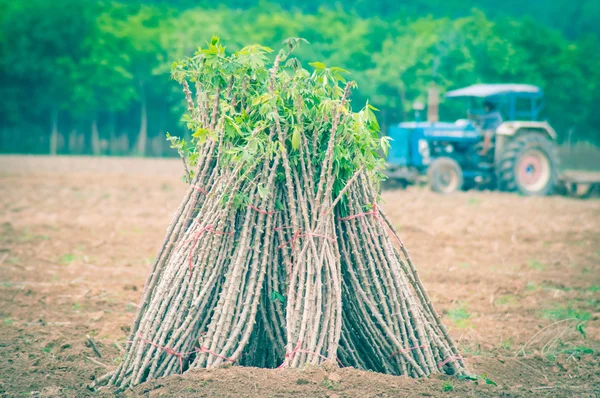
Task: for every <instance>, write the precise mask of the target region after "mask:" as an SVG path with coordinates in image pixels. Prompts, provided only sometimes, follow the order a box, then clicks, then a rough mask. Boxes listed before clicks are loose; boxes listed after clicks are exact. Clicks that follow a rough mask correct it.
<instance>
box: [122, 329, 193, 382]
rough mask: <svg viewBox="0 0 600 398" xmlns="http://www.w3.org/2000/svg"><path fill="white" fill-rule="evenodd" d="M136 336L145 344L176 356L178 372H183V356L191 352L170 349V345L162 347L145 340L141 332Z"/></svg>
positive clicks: (129, 341)
mask: <svg viewBox="0 0 600 398" xmlns="http://www.w3.org/2000/svg"><path fill="white" fill-rule="evenodd" d="M137 336H138V337H139V338H140V340H142V341H143V342H144V343H146V344H150V345H151V346H153V347H156V348H160V349H161V350H163V351H164V352H166V353H167V354H170V355H173V356H176V357H177V359H178V360H179V372H180V373H183V358H185V357H187V356H188V355H190V354H191V352H177V351H175V350H174V349H172V348H171V347H163V346H161V345H159V344H156V343H154V342H152V341H150V340H147V339H145V338H144V337H143V336H142V334H141V333H138V335H137ZM127 342H128V343H133V341H131V340H127Z"/></svg>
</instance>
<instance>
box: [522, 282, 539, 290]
mask: <svg viewBox="0 0 600 398" xmlns="http://www.w3.org/2000/svg"><path fill="white" fill-rule="evenodd" d="M535 289H537V286H536V285H535V283H533V282H532V281H529V282H527V285H526V286H525V290H526V291H528V292H530V291H532V290H535Z"/></svg>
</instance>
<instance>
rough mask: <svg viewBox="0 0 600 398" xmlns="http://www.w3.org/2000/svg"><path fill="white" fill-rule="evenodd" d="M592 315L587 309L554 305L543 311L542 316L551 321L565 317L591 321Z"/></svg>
mask: <svg viewBox="0 0 600 398" xmlns="http://www.w3.org/2000/svg"><path fill="white" fill-rule="evenodd" d="M591 317H592V314H590V313H589V312H587V311H582V310H578V309H576V308H572V307H554V308H549V309H546V310H543V311H542V318H545V319H549V320H551V321H562V320H564V319H579V320H581V321H589V320H590V318H591Z"/></svg>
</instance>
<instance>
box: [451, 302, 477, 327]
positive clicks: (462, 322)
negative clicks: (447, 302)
mask: <svg viewBox="0 0 600 398" xmlns="http://www.w3.org/2000/svg"><path fill="white" fill-rule="evenodd" d="M447 315H448V318H450V319H451V320H453V321H454V323H455V324H456V326H458V327H459V328H467V327H469V326H470V324H469V318H470V317H471V314H469V312H468V311H467V308H466V307H465V306H464V305H461V306H459V307H456V308H453V309H450V310H448V313H447Z"/></svg>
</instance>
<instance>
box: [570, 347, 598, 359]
mask: <svg viewBox="0 0 600 398" xmlns="http://www.w3.org/2000/svg"><path fill="white" fill-rule="evenodd" d="M564 352H565V354H568V355H571V356H574V357H575V358H577V359H581V357H583V356H584V355H594V350H593V349H591V348H589V347H583V346H576V347H571V348H567V349H566V350H565V351H564Z"/></svg>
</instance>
